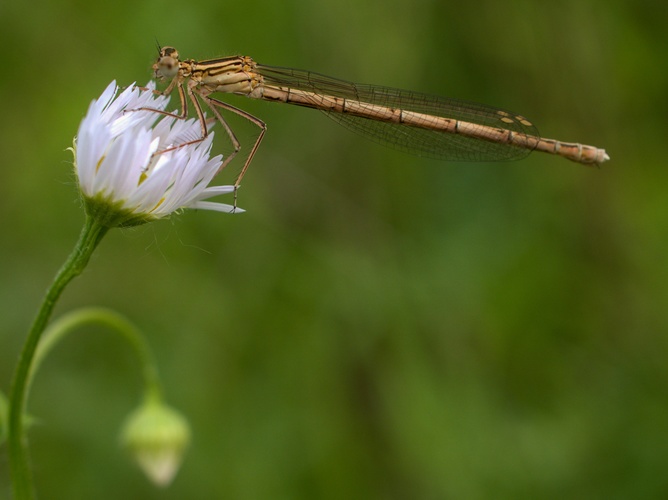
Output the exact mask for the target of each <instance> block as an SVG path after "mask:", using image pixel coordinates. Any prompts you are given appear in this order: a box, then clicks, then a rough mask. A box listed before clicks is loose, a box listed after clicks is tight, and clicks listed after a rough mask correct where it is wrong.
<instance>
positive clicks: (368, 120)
mask: <svg viewBox="0 0 668 500" xmlns="http://www.w3.org/2000/svg"><path fill="white" fill-rule="evenodd" d="M153 71H154V76H155V78H156V79H158V80H165V79H171V82H170V83H169V85H168V87H167V88H166V89H165V90H164V91H163V92H161V93H162V94H164V95H168V94H170V93H171V92H173V91H174V90H175V89H176V90H177V91H178V93H179V97H180V100H181V110H180V112H179V113H169V112H165V111H159V110H153V111H157V112H159V113H162V114H165V115H168V116H173V117H176V118H181V119H184V118H186V116H187V115H188V101H190V102H191V103H192V104H193V105H194V107H195V111H196V112H197V116H198V117H199V121H200V124H201V129H202V136H201V137H200V138H198V139H195V140H193V141H190V142H187V143H185V144H191V143H193V142H198V141H201V140H203V139H204V138H205V137H206V136H207V135H208V133H209V128H208V125H207V121H206V119H205V116H204V112H203V111H202V107H201V105H200V103H199V101H198V100H197V97H199V98H201V99H202V101H204V102H205V103H206V104H207V105H208V107H209V108H210V109H211V111H212V112H213V114H214V116H215V118H216V119H217V120H218V121H219V122H220V124H221V125H222V126H223V128H224V129H225V131H226V133H227V134H228V135H229V137H230V140H231V141H232V145H233V147H234V151H233V152H232V154H230V155H228V156H227V157H226V158H225V160H224V161H223V164H222V166H221V170H222V169H223V168H224V167H225V166H226V165H228V164H229V162H231V161H232V159H233V158H234V156H235V155H236V154H237V153H238V152H239V150H240V148H241V144H240V143H239V141H238V140H237V138H236V136H235V135H234V132H233V131H232V129H231V128H230V126H229V125H228V123H227V122H226V121H225V119H224V118H223V116H222V115H221V113H220V111H219V109H222V110H225V111H230V112H232V113H235V114H237V115H240V116H242V117H243V118H246V119H247V120H249V121H251V122H252V123H254V124H255V125H257V126H258V127H259V128H260V133H259V135H258V137H257V139H256V140H255V143H254V144H253V146H252V148H251V150H250V153H249V154H248V157H247V158H246V161H245V163H244V165H243V167H242V169H241V172H240V173H239V175H238V177H237V179H236V181H235V186H236V187H238V186H239V184H240V183H241V180H242V179H243V177H244V175H245V173H246V171H247V170H248V166H249V165H250V163H251V161H252V159H253V156H254V155H255V153H256V151H257V149H258V147H259V146H260V142H261V141H262V138H263V137H264V134H265V132H266V130H267V126H266V125H265V123H264V122H263V121H262V120H260V119H259V118H256V117H255V116H253V115H251V114H249V113H247V112H245V111H243V110H241V109H239V108H237V107H235V106H232V105H230V104H228V103H226V102H223V101H220V100H218V99H215V98H213V97H211V94H213V93H215V92H220V93H229V94H239V95H244V96H247V97H249V98H252V99H262V100H265V101H275V102H284V103H288V104H295V105H297V106H305V107H308V108H314V109H318V110H321V111H324V112H325V113H326V114H327V115H328V116H329V117H330V118H332V119H334V120H335V121H337V122H339V123H341V124H342V125H344V126H346V127H348V128H350V129H353V130H355V131H357V132H360V133H361V134H363V135H366V136H368V137H369V138H371V139H373V140H375V141H377V142H380V143H383V144H386V145H388V146H390V147H394V148H396V149H399V150H403V151H406V152H408V153H413V154H416V155H418V156H427V157H431V158H436V159H440V160H464V161H498V160H518V159H521V158H524V157H525V156H527V155H528V154H529V153H531V152H532V151H542V152H545V153H551V154H554V155H557V156H561V157H563V158H567V159H569V160H572V161H575V162H578V163H582V164H585V165H598V164H600V163H603V162H604V161H607V160H609V159H610V157H609V156H608V155H607V153H606V152H605V150H603V149H599V148H596V147H594V146H587V145H584V144H577V143H571V142H562V141H557V140H554V139H544V138H541V137H540V135H539V133H538V130H537V129H536V127H535V126H534V125H533V124H532V123H531V122H530V121H529V120H527V119H526V118H525V117H523V116H521V115H518V114H516V113H513V112H510V111H506V110H502V109H499V108H494V107H492V106H486V105H484V104H477V103H474V102H468V101H463V100H459V99H450V98H445V97H437V96H431V95H427V94H421V93H417V92H410V91H406V90H398V89H393V88H389V87H380V86H377V85H361V84H356V83H351V82H347V81H344V80H339V79H336V78H332V77H329V76H325V75H321V74H318V73H313V72H310V71H302V70H297V69H291V68H280V67H272V66H265V65H263V64H259V63H256V62H255V61H254V60H253V59H252V58H250V57H248V56H230V57H223V58H220V59H210V60H206V61H195V60H192V59H185V60H181V59H180V57H179V53H178V51H177V50H176V49H175V48H173V47H163V48H160V49H159V56H158V59H157V61H156V62H155V64H154V65H153ZM196 96H197V97H196ZM143 109H147V108H143ZM180 146H183V144H181V145H177V146H174V147H180ZM170 149H171V148H170Z"/></svg>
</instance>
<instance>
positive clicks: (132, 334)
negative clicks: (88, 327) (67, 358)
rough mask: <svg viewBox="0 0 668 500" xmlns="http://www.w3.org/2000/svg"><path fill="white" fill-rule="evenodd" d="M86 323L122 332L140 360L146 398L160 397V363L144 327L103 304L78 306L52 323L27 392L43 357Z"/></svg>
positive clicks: (42, 343) (37, 358)
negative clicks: (136, 324)
mask: <svg viewBox="0 0 668 500" xmlns="http://www.w3.org/2000/svg"><path fill="white" fill-rule="evenodd" d="M86 323H88V324H92V323H98V324H100V325H103V326H106V327H108V328H110V329H111V330H112V331H115V332H117V333H119V334H120V335H122V336H123V337H124V338H125V339H126V340H127V341H128V342H129V343H130V345H131V346H132V348H133V349H134V351H135V353H136V354H137V357H138V358H139V362H140V364H141V368H142V372H143V377H144V398H145V399H146V400H157V401H159V400H161V399H162V386H161V384H160V380H159V377H158V369H157V365H156V363H155V360H154V359H153V356H152V354H151V350H150V348H149V346H148V344H147V343H146V341H145V340H144V337H143V336H142V334H141V331H140V330H139V329H138V328H137V327H136V326H135V325H134V324H132V323H131V322H130V321H129V320H128V319H127V318H125V317H124V316H122V315H121V314H119V313H117V312H115V311H112V310H111V309H106V308H104V307H85V308H82V309H78V310H76V311H73V312H70V313H68V314H66V315H65V316H62V317H60V318H58V319H57V320H56V321H54V322H53V323H51V325H49V327H48V328H47V329H46V330H45V331H44V334H43V336H42V340H40V342H39V345H38V346H37V351H36V352H35V357H34V359H33V364H32V367H31V369H30V373H29V375H28V381H27V384H26V386H27V389H26V393H28V392H29V391H30V387H31V385H32V381H33V378H34V376H35V373H37V370H38V369H39V366H40V364H41V363H42V360H43V359H44V358H45V357H46V355H47V354H48V353H49V352H50V351H51V349H52V348H53V347H54V346H55V345H56V344H57V343H58V342H59V341H60V340H61V339H62V338H63V337H64V336H65V335H67V334H68V333H70V332H72V331H74V330H75V329H76V328H79V327H81V326H83V325H84V324H86Z"/></svg>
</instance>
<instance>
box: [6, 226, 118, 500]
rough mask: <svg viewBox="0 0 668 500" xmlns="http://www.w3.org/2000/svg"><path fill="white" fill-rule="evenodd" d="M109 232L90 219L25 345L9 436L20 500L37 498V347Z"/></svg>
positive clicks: (18, 367) (14, 385)
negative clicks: (32, 452)
mask: <svg viewBox="0 0 668 500" xmlns="http://www.w3.org/2000/svg"><path fill="white" fill-rule="evenodd" d="M108 229H109V228H107V227H104V226H101V225H100V224H98V223H97V222H95V221H94V220H93V219H92V218H91V217H88V216H87V217H86V222H85V224H84V227H83V229H82V230H81V234H80V236H79V241H78V242H77V244H76V246H75V247H74V250H73V251H72V253H71V254H70V256H69V257H68V259H67V261H66V262H65V263H64V264H63V266H62V267H61V268H60V270H59V271H58V274H56V277H55V279H54V281H53V283H52V284H51V286H50V287H49V289H48V290H47V292H46V296H45V297H44V301H43V302H42V305H41V306H40V309H39V311H38V313H37V316H36V317H35V320H34V322H33V324H32V327H31V328H30V331H29V332H28V337H27V338H26V341H25V343H24V344H23V350H22V351H21V354H20V356H19V361H18V364H17V365H16V370H15V371H14V377H13V378H12V387H11V392H10V395H9V422H8V431H9V433H8V436H7V444H8V449H9V466H10V471H11V479H12V490H13V492H14V498H15V499H16V500H29V499H32V498H34V491H33V486H32V477H31V473H30V466H29V463H28V451H27V446H26V444H27V440H26V438H25V436H24V432H23V414H24V410H25V401H26V395H27V386H28V381H29V376H30V371H31V365H32V361H33V357H34V355H35V350H36V348H37V344H38V343H39V339H40V337H41V335H42V332H43V331H44V328H45V327H46V324H47V322H48V321H49V317H50V316H51V313H52V312H53V308H54V306H55V304H56V301H57V300H58V298H59V297H60V294H61V293H62V291H63V290H64V288H65V286H67V284H68V283H69V282H70V281H71V280H72V279H73V278H75V277H76V276H78V275H79V274H81V272H82V271H83V270H84V268H85V267H86V265H87V264H88V260H89V259H90V256H91V255H92V253H93V251H94V250H95V248H96V247H97V245H98V243H99V242H100V240H101V239H102V237H103V236H104V235H105V234H106V232H107V230H108Z"/></svg>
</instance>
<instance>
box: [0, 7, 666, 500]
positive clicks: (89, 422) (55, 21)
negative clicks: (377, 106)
mask: <svg viewBox="0 0 668 500" xmlns="http://www.w3.org/2000/svg"><path fill="white" fill-rule="evenodd" d="M667 20H668V4H667V3H666V2H659V1H654V2H646V1H635V2H628V1H621V0H570V1H562V2H542V1H532V0H510V1H506V2H499V1H491V0H481V1H477V2H461V1H457V2H455V1H449V0H448V1H446V0H416V1H412V2H408V1H406V0H383V1H377V0H355V1H352V0H323V1H319V0H311V1H308V0H283V1H280V2H277V1H267V0H255V1H253V2H222V1H215V2H211V1H209V0H199V1H196V2H190V3H187V2H176V1H173V0H162V1H153V0H152V1H127V0H117V1H115V2H106V3H97V2H90V1H84V0H68V1H59V2H56V1H52V2H46V1H44V0H36V2H30V3H29V2H18V1H16V0H14V1H9V2H8V0H2V2H1V3H0V24H1V26H2V29H1V30H0V42H1V46H2V61H3V62H2V71H3V77H2V79H0V98H1V100H0V102H1V104H2V118H1V119H0V151H1V152H2V165H0V176H1V177H0V179H1V182H0V214H2V215H1V217H2V229H3V234H4V236H3V244H2V245H0V252H1V255H0V272H1V273H2V280H1V283H0V297H1V298H0V301H1V302H0V303H1V304H2V306H1V310H2V314H1V316H0V332H1V333H0V386H1V388H2V390H3V391H5V392H6V391H7V390H8V388H9V380H10V378H11V373H12V370H13V368H14V365H15V361H16V357H17V353H18V352H19V349H20V345H21V343H22V341H23V339H24V335H25V332H26V330H27V327H28V325H29V324H30V322H31V320H32V317H33V314H34V312H35V310H36V308H37V306H38V304H39V303H40V300H41V298H42V294H43V292H44V290H45V288H46V286H47V285H48V283H49V282H50V279H51V278H52V276H53V275H54V273H55V271H56V269H57V268H58V267H59V266H60V264H61V263H62V262H63V261H64V259H65V257H66V256H67V254H68V253H69V251H70V249H71V248H72V246H73V244H74V242H75V240H76V238H77V236H78V232H79V230H80V227H81V224H82V221H83V216H82V211H81V207H80V203H79V201H78V198H77V190H76V187H75V179H74V176H73V172H72V167H71V155H70V153H69V152H67V151H66V150H65V149H66V148H67V147H69V146H70V145H71V143H72V138H73V136H74V135H75V133H76V130H77V127H78V124H79V121H80V120H81V118H82V117H83V115H84V113H85V111H86V109H87V106H88V104H89V103H90V101H91V100H92V99H93V98H95V97H97V96H98V95H99V94H100V93H101V92H102V90H103V89H104V88H105V86H106V85H107V84H108V83H109V82H110V81H111V80H112V79H116V80H117V81H118V82H119V83H120V84H121V85H128V84H130V83H132V82H133V81H138V82H140V83H145V82H147V81H148V80H149V79H150V77H151V73H150V65H151V64H152V62H153V60H154V58H155V55H156V49H155V40H156V39H157V40H158V41H159V42H160V43H161V44H163V45H174V46H176V47H177V48H179V50H180V51H181V53H182V55H184V56H185V57H192V58H198V59H203V58H209V57H215V56H222V55H232V54H237V53H242V54H247V55H251V56H253V57H254V58H255V59H256V60H257V61H260V62H263V63H266V64H270V65H281V66H293V67H297V68H304V69H310V70H313V71H319V72H322V73H325V74H330V75H332V76H338V77H341V78H345V79H348V80H353V81H359V82H369V83H377V84H381V85H388V86H393V87H399V88H408V89H413V90H418V91H423V92H428V93H434V94H440V95H446V96H451V97H460V98H464V99H469V100H474V101H478V102H483V103H486V104H491V105H495V106H498V107H503V108H509V109H512V110H514V111H517V112H518V113H522V114H525V115H526V116H528V117H529V118H530V119H531V120H532V121H533V122H534V123H537V124H538V126H539V128H540V130H541V133H542V134H543V135H544V136H546V137H553V138H556V139H561V140H565V141H578V142H583V143H586V144H594V145H596V146H599V147H604V148H606V149H607V150H608V152H609V153H610V155H611V157H612V161H610V162H609V163H607V164H606V165H604V166H603V167H602V168H600V169H592V168H587V167H582V166H580V165H576V164H574V163H570V162H568V161H566V160H563V159H559V158H555V157H551V156H548V155H541V154H533V155H531V156H530V157H529V158H528V159H526V160H524V161H521V162H515V163H500V164H492V163H481V164H465V163H450V164H446V163H440V162H436V161H431V160H424V159H420V158H416V157H412V156H407V155H404V154H401V153H398V152H395V151H393V150H390V149H387V148H383V147H381V146H378V145H376V144H373V143H372V142H369V141H366V140H365V139H364V138H362V137H359V136H357V135H355V134H352V133H350V132H348V131H346V130H345V129H343V128H341V127H339V126H337V125H336V124H334V123H333V122H331V121H330V120H328V119H327V118H326V117H325V116H323V115H322V114H321V113H318V112H315V111H312V110H307V109H300V108H296V107H290V106H282V105H278V104H271V103H263V102H259V103H258V102H251V101H250V100H248V99H243V98H235V97H233V96H232V97H229V98H228V99H227V100H228V102H231V103H232V104H236V105H238V106H241V107H243V108H244V109H246V110H247V111H249V112H252V113H253V114H255V115H257V116H259V117H261V118H262V119H263V120H265V121H266V122H267V124H268V127H269V130H268V133H267V136H266V139H265V142H264V143H263V145H262V148H261V149H260V151H259V153H258V154H257V156H256V158H255V161H254V163H253V165H252V167H251V169H250V171H249V173H248V175H247V176H246V178H245V180H244V185H243V189H242V190H241V192H240V197H239V204H240V206H242V207H243V208H245V209H247V210H248V212H247V213H245V214H243V215H235V216H229V215H223V214H216V213H210V212H188V213H185V214H183V215H181V216H178V217H174V218H172V219H170V220H168V221H162V222H158V223H155V224H151V225H149V226H145V227H140V228H137V229H134V230H116V231H112V232H111V233H110V234H109V235H108V236H107V237H106V239H105V240H104V241H103V243H102V245H101V246H100V248H99V251H98V252H97V253H96V255H95V256H94V258H93V260H92V262H91V264H90V266H89V268H88V269H87V271H86V273H85V274H84V275H83V276H81V277H80V278H78V279H77V280H75V281H74V282H73V283H72V284H71V286H70V287H69V288H68V289H67V290H66V292H65V294H64V295H63V297H62V300H61V301H60V303H59V304H58V307H57V310H56V316H58V315H61V314H63V313H65V312H67V311H70V310H72V309H75V308H77V307H80V306H85V305H103V306H108V307H111V308H114V309H116V310H117V311H119V312H121V313H123V314H125V315H127V316H128V317H129V318H130V319H132V320H133V321H135V322H136V323H137V324H138V325H139V326H140V327H141V328H142V329H143V330H144V331H145V332H146V335H147V337H148V340H149V342H150V344H151V346H152V348H153V349H154V350H155V355H156V357H157V359H158V362H159V366H160V369H161V373H162V377H163V380H164V383H165V386H166V392H167V398H168V402H169V403H170V404H172V405H173V406H175V407H177V408H178V409H180V410H181V411H182V412H183V413H184V414H186V415H187V417H188V418H189V421H190V423H191V425H192V428H193V432H194V436H193V443H192V446H191V448H190V449H189V451H188V453H187V456H186V458H185V462H184V464H183V467H182V470H181V471H180V473H179V475H178V476H177V478H176V480H175V482H174V484H173V485H172V486H171V487H170V488H168V489H167V490H158V489H156V488H154V487H153V486H152V485H151V484H149V483H148V481H147V480H146V479H145V478H144V477H143V475H142V474H141V472H140V471H139V470H138V469H137V468H136V467H135V466H134V464H133V463H132V462H131V461H130V460H128V458H127V457H126V455H125V454H124V453H123V451H122V450H121V449H120V448H119V445H118V430H119V428H120V425H121V423H122V421H123V419H124V417H125V416H126V415H127V414H128V413H129V412H130V411H131V410H132V409H133V408H134V407H135V405H136V404H137V402H138V401H139V399H140V395H141V385H140V380H141V379H140V371H139V368H138V366H137V362H136V360H135V358H134V357H133V356H132V353H131V351H130V349H129V348H128V347H127V346H126V345H124V344H123V343H122V342H120V341H119V339H118V338H117V337H116V336H114V335H112V334H110V333H109V332H107V331H104V330H102V329H93V328H91V329H88V330H86V331H80V332H77V333H76V334H74V335H73V336H71V337H69V338H68V339H67V340H66V341H65V342H64V343H63V344H61V345H60V346H59V347H58V348H57V349H56V351H54V352H53V355H52V356H51V357H50V358H49V359H48V360H47V361H46V362H45V364H44V365H43V367H42V371H41V372H40V374H39V376H38V377H37V380H36V383H35V387H34V390H33V393H32V394H31V400H30V412H31V413H32V414H33V415H35V416H36V417H38V418H39V419H40V421H39V424H38V425H37V426H36V427H34V428H33V429H32V431H31V433H30V444H31V453H32V458H33V463H34V469H35V478H36V484H37V488H38V490H39V492H40V493H41V496H40V497H41V498H44V499H49V500H51V499H54V500H59V499H80V498H81V499H83V498H96V499H118V498H124V499H158V498H159V499H184V498H188V499H214V498H215V499H218V498H239V499H311V498H326V499H339V498H360V499H362V498H363V499H368V498H383V499H386V498H405V499H414V498H420V499H444V498H452V499H478V498H481V499H483V498H583V499H584V498H606V499H610V498H666V497H668V482H667V481H666V479H665V471H666V469H667V468H668V369H667V366H668V365H667V363H666V355H667V354H668V345H667V344H668V342H667V340H666V333H667V332H668V312H667V309H668V284H667V279H668V273H667V264H668V262H667V260H666V259H667V255H668V236H667V235H668V201H667V198H666V186H667V185H668V182H667V181H668V169H667V168H666V153H667V149H668V148H666V143H667V142H668V140H667V138H666V132H667V131H668V126H667V119H668V97H667V94H668V92H667V91H668V63H667V57H668V34H667V33H666V21H667ZM174 105H175V104H174ZM234 126H235V127H237V130H238V131H239V134H238V135H239V137H240V139H241V140H242V141H243V142H244V143H245V144H248V142H249V141H250V140H252V137H253V133H254V130H253V129H252V128H250V127H246V126H245V125H244V124H242V123H237V122H235V123H234ZM218 138H219V140H218V141H217V145H216V148H218V150H219V151H220V152H226V151H228V150H229V147H227V146H226V145H225V144H224V141H223V140H222V135H220V134H219V135H218ZM239 168H240V164H239V163H237V164H236V165H234V166H233V167H230V169H229V170H228V172H227V175H226V176H225V178H223V179H221V182H222V183H230V182H231V180H232V179H233V178H234V176H235V174H236V173H237V172H238V169H239ZM2 451H3V453H2V455H1V458H0V497H1V498H5V497H7V496H8V495H9V486H8V484H9V483H8V475H7V461H6V456H5V453H4V452H5V448H4V447H3V450H2Z"/></svg>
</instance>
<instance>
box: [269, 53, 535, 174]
mask: <svg viewBox="0 0 668 500" xmlns="http://www.w3.org/2000/svg"><path fill="white" fill-rule="evenodd" d="M256 71H257V72H258V73H259V74H261V75H262V76H263V77H264V81H265V84H269V85H274V86H280V87H288V88H291V89H298V90H303V91H306V92H313V93H314V94H316V96H314V98H313V107H315V108H319V107H320V103H322V102H323V100H325V101H326V99H327V96H331V97H343V98H345V99H350V100H355V101H358V102H360V103H367V104H371V105H378V106H384V107H387V108H393V109H401V110H405V111H414V112H418V113H424V114H427V115H431V116H438V117H444V118H451V119H454V120H460V121H463V122H468V123H471V124H474V125H480V129H481V135H483V136H484V131H485V129H487V128H489V127H492V128H495V129H502V130H510V131H512V132H513V133H515V134H523V135H527V136H532V137H536V138H538V137H540V136H539V133H538V130H537V129H536V127H535V126H534V125H533V124H531V123H530V122H529V121H528V120H527V119H526V118H524V117H523V116H520V115H517V114H516V113H513V112H511V111H506V110H503V109H499V108H495V107H492V106H486V105H484V104H477V103H474V102H468V101H463V100H459V99H450V98H445V97H438V96H432V95H428V94H421V93H418V92H411V91H407V90H399V89H393V88H389V87H381V86H377V85H364V84H356V83H352V82H347V81H345V80H339V79H337V78H332V77H329V76H325V75H321V74H319V73H313V72H310V71H302V70H296V69H291V68H279V67H272V66H263V65H258V66H257V68H256ZM323 112H324V113H325V114H327V116H329V117H330V118H332V119H333V120H334V121H337V122H339V123H340V124H341V125H343V126H345V127H347V128H349V129H351V130H353V131H355V132H359V133H360V134H362V135H364V136H366V137H368V138H370V139H371V140H373V141H375V142H379V143H381V144H384V145H387V146H390V147H393V148H395V149H399V150H401V151H405V152H407V153H411V154H415V155H418V156H426V157H430V158H436V159H440V160H450V161H453V160H454V161H459V160H463V161H504V160H518V159H521V158H524V157H525V156H527V155H528V154H529V153H531V150H530V149H523V148H518V147H515V146H512V145H510V144H505V143H495V142H491V141H487V140H484V139H479V138H474V137H466V136H463V135H457V134H452V133H447V132H442V131H438V130H429V129H425V128H418V127H414V126H409V125H405V124H400V123H389V122H386V121H379V120H374V119H372V118H365V117H360V116H355V115H350V114H345V113H337V112H333V111H329V110H323ZM371 114H373V113H372V112H371Z"/></svg>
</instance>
